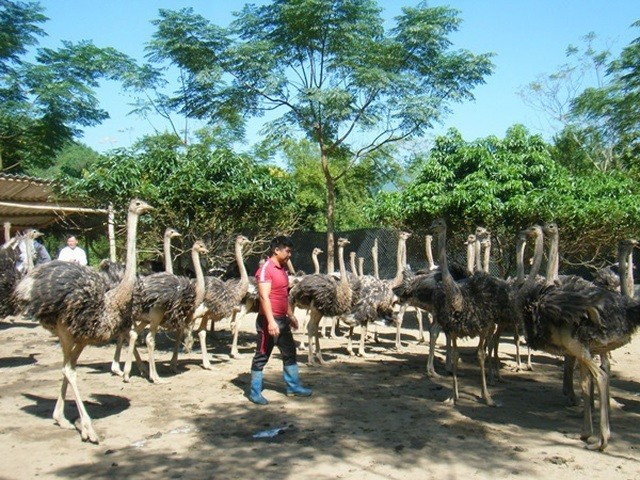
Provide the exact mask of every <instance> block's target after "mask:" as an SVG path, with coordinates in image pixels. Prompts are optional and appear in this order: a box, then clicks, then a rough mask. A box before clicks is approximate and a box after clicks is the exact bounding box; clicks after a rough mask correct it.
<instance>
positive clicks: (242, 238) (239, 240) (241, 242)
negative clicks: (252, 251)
mask: <svg viewBox="0 0 640 480" xmlns="http://www.w3.org/2000/svg"><path fill="white" fill-rule="evenodd" d="M250 242H251V240H249V239H248V238H247V237H245V236H244V235H238V236H237V237H236V243H237V244H239V245H241V246H243V247H244V246H245V245H246V244H247V243H250Z"/></svg>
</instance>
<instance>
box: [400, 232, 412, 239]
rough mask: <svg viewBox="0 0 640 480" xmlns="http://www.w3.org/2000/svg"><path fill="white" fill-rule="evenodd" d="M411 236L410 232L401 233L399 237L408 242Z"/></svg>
mask: <svg viewBox="0 0 640 480" xmlns="http://www.w3.org/2000/svg"><path fill="white" fill-rule="evenodd" d="M410 236H411V234H410V233H409V232H400V233H399V237H400V240H408V239H409V237H410Z"/></svg>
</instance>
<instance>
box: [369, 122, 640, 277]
mask: <svg viewBox="0 0 640 480" xmlns="http://www.w3.org/2000/svg"><path fill="white" fill-rule="evenodd" d="M373 215H374V216H375V218H377V220H378V221H379V222H381V223H386V224H391V223H395V225H396V226H405V227H406V226H408V227H410V228H412V229H420V230H425V229H426V228H427V227H428V225H429V224H430V223H431V221H433V219H435V218H437V217H445V218H447V220H448V221H449V224H450V226H451V230H452V238H454V239H455V241H456V244H458V245H461V244H462V241H463V239H464V238H465V237H466V235H467V233H469V232H470V231H473V230H474V229H475V226H476V225H484V226H486V227H487V228H489V229H490V230H491V232H492V234H493V236H494V238H495V239H496V242H495V244H496V245H497V249H496V250H497V255H496V258H497V261H498V264H499V265H500V266H501V267H502V268H503V273H506V272H508V271H509V270H510V268H511V265H512V263H513V258H514V255H513V246H514V244H515V235H516V233H517V232H518V231H519V230H521V229H522V228H524V227H526V226H528V225H531V224H533V223H540V222H545V221H556V222H557V223H558V225H559V226H560V228H561V232H562V236H561V241H562V252H563V254H564V256H565V258H566V259H571V260H572V261H575V262H577V261H578V260H584V259H589V260H590V261H589V263H590V264H591V265H599V264H601V263H602V261H603V258H604V257H603V255H605V254H609V253H610V252H611V251H612V250H614V249H615V246H616V244H617V241H618V239H620V238H624V237H628V236H636V235H637V234H638V227H637V225H638V222H640V188H638V186H637V185H636V183H635V182H633V181H632V180H630V179H629V178H627V177H625V176H624V175H622V174H619V173H617V172H614V174H613V175H611V174H604V173H603V172H600V171H591V172H589V173H588V174H580V175H579V174H575V173H572V172H570V171H569V170H568V169H566V168H564V167H563V166H561V165H559V164H558V163H557V162H556V161H555V160H554V159H553V157H552V149H551V148H550V146H549V145H548V144H547V143H546V142H544V140H543V139H542V138H541V137H540V136H538V135H530V134H529V132H528V131H527V130H526V129H525V128H524V127H523V126H520V125H516V126H514V127H512V128H510V129H509V130H508V131H507V134H506V136H505V138H504V139H499V138H497V137H493V136H492V137H487V138H485V139H478V140H476V141H474V142H471V143H467V142H465V141H464V140H463V139H462V138H461V136H460V134H459V133H458V132H457V131H455V130H453V131H450V132H449V133H448V134H447V135H446V136H442V137H438V138H437V139H436V142H435V147H434V148H433V150H432V151H431V152H430V154H429V156H428V157H427V158H424V159H423V160H422V162H421V168H420V170H419V172H418V174H417V175H416V177H415V179H414V180H413V181H412V182H410V184H409V185H408V187H407V188H406V189H405V190H404V191H402V192H396V193H394V194H388V195H384V196H382V197H380V198H379V199H378V204H377V206H376V209H375V210H374V212H373ZM402 224H404V225H402Z"/></svg>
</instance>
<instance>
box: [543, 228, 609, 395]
mask: <svg viewBox="0 0 640 480" xmlns="http://www.w3.org/2000/svg"><path fill="white" fill-rule="evenodd" d="M542 229H543V233H544V236H545V237H546V238H547V239H548V240H549V257H548V260H547V272H546V280H547V282H549V283H551V282H555V283H558V284H563V285H564V287H565V288H573V289H575V290H588V289H590V288H592V287H593V286H594V284H593V283H591V282H589V281H587V280H585V279H583V278H582V277H578V276H577V275H562V276H560V275H558V269H559V263H560V258H559V243H560V232H559V229H558V225H557V224H556V223H555V222H548V223H545V224H544V226H543V227H542ZM602 363H603V367H604V368H605V369H608V368H609V359H608V358H603V359H602ZM575 365H576V359H575V358H573V357H571V356H570V355H565V357H564V365H563V377H562V393H564V395H565V396H566V397H567V398H568V399H569V403H570V404H571V405H577V403H578V399H577V397H576V393H575V390H574V388H573V372H574V369H575ZM607 371H608V370H607Z"/></svg>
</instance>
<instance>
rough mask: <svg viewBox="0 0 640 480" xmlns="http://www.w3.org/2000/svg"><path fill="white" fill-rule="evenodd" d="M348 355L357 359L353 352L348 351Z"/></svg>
mask: <svg viewBox="0 0 640 480" xmlns="http://www.w3.org/2000/svg"><path fill="white" fill-rule="evenodd" d="M347 353H348V354H349V356H350V357H355V356H356V354H355V352H354V351H353V350H347Z"/></svg>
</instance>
